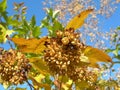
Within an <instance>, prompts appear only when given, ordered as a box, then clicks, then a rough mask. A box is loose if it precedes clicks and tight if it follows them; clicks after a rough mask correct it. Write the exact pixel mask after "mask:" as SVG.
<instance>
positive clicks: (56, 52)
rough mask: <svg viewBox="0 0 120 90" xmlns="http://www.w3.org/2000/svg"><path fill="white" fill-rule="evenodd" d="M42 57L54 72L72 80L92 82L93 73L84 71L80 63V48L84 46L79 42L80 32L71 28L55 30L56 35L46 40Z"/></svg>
mask: <svg viewBox="0 0 120 90" xmlns="http://www.w3.org/2000/svg"><path fill="white" fill-rule="evenodd" d="M45 45H46V47H47V48H46V50H45V53H44V59H45V61H46V63H47V64H48V66H49V69H50V70H51V72H53V73H54V74H59V75H66V76H68V77H69V78H71V79H72V80H73V81H77V80H78V81H83V80H84V81H86V80H87V81H88V83H91V82H94V81H95V80H94V77H95V76H96V75H94V73H92V72H89V71H86V70H87V68H85V67H83V66H80V67H79V68H78V66H79V65H80V64H81V58H80V56H81V55H82V51H81V50H82V49H84V48H86V46H85V45H84V44H83V43H81V42H80V33H78V32H75V31H74V30H73V29H69V30H64V31H63V32H62V31H57V32H56V37H51V38H50V41H49V42H46V44H45Z"/></svg>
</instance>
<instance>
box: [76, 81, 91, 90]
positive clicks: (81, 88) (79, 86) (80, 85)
mask: <svg viewBox="0 0 120 90" xmlns="http://www.w3.org/2000/svg"><path fill="white" fill-rule="evenodd" d="M75 85H76V90H86V88H89V84H88V82H87V81H81V82H76V83H75Z"/></svg>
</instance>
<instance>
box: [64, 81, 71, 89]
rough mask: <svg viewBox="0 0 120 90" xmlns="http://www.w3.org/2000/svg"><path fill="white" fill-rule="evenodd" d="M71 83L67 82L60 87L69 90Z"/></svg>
mask: <svg viewBox="0 0 120 90" xmlns="http://www.w3.org/2000/svg"><path fill="white" fill-rule="evenodd" d="M72 83H73V81H72V80H68V81H67V82H66V83H65V84H63V85H62V88H63V89H64V90H70V88H71V85H72Z"/></svg>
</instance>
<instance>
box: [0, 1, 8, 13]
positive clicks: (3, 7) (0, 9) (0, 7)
mask: <svg viewBox="0 0 120 90" xmlns="http://www.w3.org/2000/svg"><path fill="white" fill-rule="evenodd" d="M6 8H7V0H3V1H2V2H0V12H4V11H5V10H6Z"/></svg>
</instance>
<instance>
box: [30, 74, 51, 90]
mask: <svg viewBox="0 0 120 90" xmlns="http://www.w3.org/2000/svg"><path fill="white" fill-rule="evenodd" d="M29 77H30V79H31V80H32V82H33V85H34V87H35V88H37V89H36V90H39V89H38V88H45V90H51V87H50V85H49V84H42V83H39V82H37V81H36V80H35V79H34V77H33V76H32V75H30V74H29Z"/></svg>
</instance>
